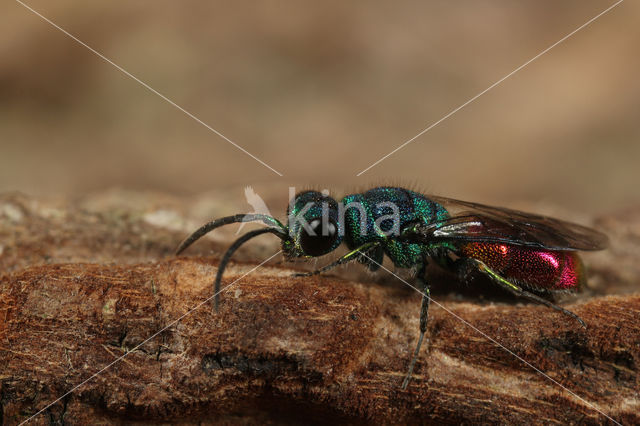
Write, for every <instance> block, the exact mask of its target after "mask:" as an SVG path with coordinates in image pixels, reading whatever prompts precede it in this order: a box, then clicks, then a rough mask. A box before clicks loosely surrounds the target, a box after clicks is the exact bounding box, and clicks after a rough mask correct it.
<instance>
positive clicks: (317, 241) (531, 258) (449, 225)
mask: <svg viewBox="0 0 640 426" xmlns="http://www.w3.org/2000/svg"><path fill="white" fill-rule="evenodd" d="M287 219H288V221H287V226H285V225H283V224H282V223H281V222H280V221H278V220H277V219H275V218H273V217H270V216H266V215H261V214H238V215H234V216H228V217H224V218H221V219H217V220H214V221H212V222H209V223H207V224H205V225H204V226H202V227H201V228H200V229H198V230H197V231H195V232H194V233H193V234H192V235H191V236H189V237H188V238H187V239H186V240H185V241H184V242H182V244H180V246H179V247H178V249H177V251H176V254H180V253H181V252H182V251H183V250H185V249H186V248H187V247H189V246H190V245H191V244H193V243H194V242H195V241H196V240H198V239H199V238H200V237H202V236H203V235H205V234H206V233H208V232H210V231H212V230H213V229H215V228H218V227H220V226H223V225H228V224H231V223H239V222H254V221H260V222H263V223H265V224H266V225H268V227H267V228H263V229H258V230H255V231H250V232H247V233H246V234H244V235H243V236H241V237H240V238H238V239H237V240H236V241H235V242H234V243H233V244H232V245H231V247H229V249H228V250H227V252H226V253H225V254H224V256H223V257H222V260H221V261H220V266H219V268H218V272H217V275H216V280H215V298H214V306H215V308H216V310H217V308H218V304H219V296H218V294H219V291H220V283H221V280H222V274H223V273H224V270H225V268H226V266H227V264H228V263H229V261H230V259H231V257H232V256H233V254H234V253H235V251H236V250H237V249H238V248H239V247H240V246H241V245H242V244H244V243H245V242H247V241H248V240H250V239H251V238H253V237H256V236H258V235H261V234H265V233H271V234H275V235H276V236H278V237H279V238H280V239H281V240H282V250H283V252H284V254H285V256H286V257H287V258H289V259H293V258H311V257H318V256H322V255H325V254H327V253H330V252H332V251H333V250H335V249H336V248H337V247H338V246H340V244H342V243H343V242H344V243H345V244H346V246H347V247H348V248H349V252H348V253H347V254H345V255H344V256H342V257H340V258H339V259H337V260H336V261H334V262H332V263H330V264H329V265H327V266H324V267H322V268H320V269H318V270H315V271H313V272H309V273H304V274H296V275H298V276H310V275H315V274H320V273H322V272H325V271H328V270H330V269H332V268H334V267H336V266H338V265H342V264H345V263H348V262H352V261H358V262H359V263H362V264H364V265H365V266H366V267H367V268H369V269H370V270H371V271H375V270H377V269H379V268H380V266H381V264H382V261H383V258H384V256H385V255H386V256H387V257H389V258H390V259H391V261H392V262H393V263H394V265H395V266H396V267H399V268H416V269H417V271H418V274H417V275H416V280H417V281H418V283H419V284H420V287H419V288H420V289H421V293H422V305H421V309H420V334H419V337H418V343H417V345H416V348H415V351H414V354H413V357H412V359H411V361H410V364H409V368H408V372H407V375H406V377H405V379H404V381H403V382H402V388H403V389H405V388H406V387H407V385H408V384H409V381H410V379H411V376H412V373H413V368H414V366H415V363H416V360H417V358H418V355H419V353H420V347H421V345H422V341H423V339H424V335H425V332H426V330H427V320H428V311H429V302H430V300H431V299H430V285H429V282H428V280H427V278H428V277H427V265H428V262H429V261H431V262H434V263H436V264H438V265H440V266H441V267H443V268H445V269H447V270H449V271H452V272H454V273H456V274H457V275H458V276H459V277H460V278H461V279H463V280H466V279H467V277H468V276H469V274H470V273H472V272H474V271H479V272H481V273H483V274H485V275H486V276H487V277H489V278H490V279H491V281H492V282H494V283H495V284H497V285H498V286H500V287H502V288H503V289H505V290H507V291H509V292H510V293H512V294H514V295H516V296H518V297H523V298H526V299H528V300H532V301H534V302H537V303H540V304H543V305H545V306H548V307H550V308H552V309H555V310H557V311H559V312H562V313H563V314H565V315H567V316H569V317H571V318H573V319H575V320H577V321H578V322H579V323H580V324H581V325H582V326H583V327H584V326H585V324H584V322H583V321H582V319H580V318H579V317H578V316H577V315H575V314H574V313H573V312H570V311H568V310H566V309H564V308H562V307H560V306H557V305H555V304H553V303H551V302H549V301H548V300H546V299H543V298H541V297H540V296H538V295H536V294H534V293H532V292H531V291H538V292H552V293H553V292H560V291H578V290H579V289H580V288H581V287H582V285H583V284H584V281H585V274H584V270H583V267H582V263H581V261H580V258H579V257H578V254H577V251H579V250H601V249H603V248H605V247H606V246H607V243H608V241H607V237H606V236H605V235H604V234H602V233H600V232H598V231H596V230H593V229H590V228H587V227H584V226H581V225H577V224H574V223H570V222H565V221H562V220H558V219H553V218H550V217H546V216H540V215H535V214H530V213H524V212H520V211H516V210H510V209H505V208H499V207H491V206H486V205H482V204H476V203H469V202H464V201H459V200H453V199H449V198H443V197H435V196H425V195H422V194H419V193H417V192H413V191H410V190H407V189H404V188H396V187H378V188H373V189H371V190H369V191H367V192H364V193H360V194H351V195H347V196H346V197H344V198H342V199H341V200H340V201H339V202H338V201H336V200H334V199H333V198H331V197H329V196H326V195H323V194H322V193H320V192H317V191H304V192H300V193H298V194H297V195H296V196H295V198H294V199H293V200H291V203H290V205H289V208H288V209H287ZM529 290H531V291H529Z"/></svg>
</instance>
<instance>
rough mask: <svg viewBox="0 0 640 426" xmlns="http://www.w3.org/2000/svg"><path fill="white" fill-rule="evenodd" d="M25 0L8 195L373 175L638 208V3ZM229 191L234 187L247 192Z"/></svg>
mask: <svg viewBox="0 0 640 426" xmlns="http://www.w3.org/2000/svg"><path fill="white" fill-rule="evenodd" d="M27 4H29V5H30V6H31V7H33V8H34V9H35V10H37V11H39V12H40V13H42V14H43V15H44V16H46V17H48V18H49V19H51V20H52V21H53V22H55V23H56V24H58V25H60V26H61V27H62V28H64V29H66V30H68V31H69V32H71V33H72V34H74V35H75V36H77V37H78V38H79V39H80V40H82V41H83V42H85V43H87V44H88V45H89V46H91V47H93V48H95V49H96V50H98V51H99V52H101V53H103V54H104V55H105V56H107V57H108V58H110V59H111V60H113V61H114V62H115V63H117V64H118V65H120V66H122V67H123V68H124V69H126V70H127V71H129V72H131V73H132V74H134V75H135V76H136V77H138V78H140V79H141V80H142V81H144V82H146V83H147V84H149V85H150V86H151V87H153V88H154V89H156V90H158V91H159V92H160V93H162V94H164V95H166V96H167V97H168V98H170V99H172V100H173V101H175V102H176V103H177V104H178V105H180V106H182V107H184V108H185V109H186V110H188V111H190V112H191V113H193V114H194V115H195V116H197V117H198V118H200V119H202V120H203V121H204V122H206V123H207V124H209V125H211V126H212V127H214V128H215V129H217V130H219V131H220V132H221V133H223V134H224V135H226V136H227V137H229V138H230V139H232V140H233V141H235V142H236V143H238V144H239V145H241V146H242V147H244V148H245V149H247V150H248V151H249V152H251V153H252V154H254V155H256V156H257V157H259V158H260V159H262V160H263V161H265V162H266V163H267V164H269V165H270V166H272V167H273V168H275V169H276V170H278V171H280V172H281V173H283V174H284V177H278V176H277V175H276V174H274V173H273V172H272V171H270V170H269V169H267V168H265V167H264V166H262V165H261V164H259V163H257V162H256V161H255V160H253V159H251V158H250V157H248V156H247V155H246V154H244V153H242V152H241V151H239V150H238V149H236V148H234V147H233V146H231V145H230V144H229V143H228V142H226V141H224V140H222V139H221V138H219V137H218V136H216V135H215V134H213V133H211V132H210V131H209V130H207V129H206V128H204V127H203V126H202V125H200V124H198V123H197V122H195V121H194V120H192V119H191V118H189V117H187V116H186V115H185V114H183V113H182V112H180V111H179V110H177V109H176V108H174V107H173V106H171V105H169V104H168V103H167V102H165V101H163V100H162V99H161V98H159V97H158V96H157V95H155V94H153V93H151V92H149V91H148V90H147V89H145V88H143V87H142V86H141V85H140V84H138V83H137V82H135V81H133V80H132V79H130V78H128V77H126V76H125V75H123V74H122V73H121V72H119V71H118V70H117V69H116V68H114V67H113V66H112V65H109V64H107V63H106V62H104V61H103V60H102V59H100V58H99V57H97V56H96V55H95V54H93V53H91V52H90V51H89V50H88V49H86V48H84V47H82V46H80V45H78V44H77V43H76V42H74V41H73V40H71V39H70V38H69V37H67V36H66V35H64V34H63V33H61V32H60V31H58V30H56V29H55V28H53V27H52V26H51V25H50V24H48V23H46V22H44V21H43V20H42V19H41V18H39V17H38V16H36V15H34V14H33V13H32V12H30V11H29V10H27V9H26V8H24V7H23V6H21V5H20V4H19V3H16V2H6V3H5V4H4V5H3V7H2V9H3V12H2V14H1V17H0V25H1V27H2V28H3V33H4V37H2V38H1V39H0V93H1V98H0V109H1V112H0V144H1V145H0V154H1V155H0V190H2V191H5V190H20V191H23V192H26V193H28V194H33V195H37V196H42V195H46V196H72V197H73V196H78V195H82V194H85V193H87V192H93V191H98V190H102V189H104V188H112V187H123V188H130V189H136V190H157V191H163V192H170V193H177V194H184V193H187V194H193V193H199V192H203V191H209V190H212V189H215V190H217V189H225V190H229V191H233V193H234V194H237V198H238V202H239V203H243V202H244V197H243V194H242V192H241V191H240V190H239V189H240V188H241V187H243V186H245V185H253V186H254V187H256V189H257V190H258V192H259V190H260V189H263V188H267V187H268V188H270V190H278V191H281V192H282V197H283V198H284V197H286V196H287V192H286V191H287V187H288V186H289V185H292V184H294V185H305V184H306V185H316V186H318V187H320V188H335V189H338V190H339V191H338V192H340V190H341V189H344V190H353V189H362V188H365V187H368V186H372V185H378V184H381V183H401V184H405V185H413V186H415V187H416V188H418V189H420V190H423V191H425V192H433V193H438V194H441V195H445V196H451V197H456V198H464V199H469V200H474V201H482V202H488V203H495V204H503V205H511V206H517V203H518V202H520V201H521V200H528V201H533V202H543V203H549V204H553V205H557V206H560V207H562V208H566V209H570V210H574V211H578V210H583V211H588V212H593V213H597V212H601V211H607V210H612V209H615V208H620V207H625V206H630V205H633V204H637V203H638V202H640V191H638V189H637V188H636V185H637V182H640V169H639V168H638V160H639V159H640V143H639V142H640V125H639V124H638V113H639V112H640V78H639V76H640V55H638V46H640V26H639V25H638V20H637V17H638V16H640V3H639V2H637V1H626V2H624V3H622V4H621V5H620V6H618V7H617V8H615V9H613V10H612V11H611V12H610V13H608V14H606V15H604V16H602V17H601V18H600V19H598V20H597V21H595V22H594V23H593V24H592V25H590V26H588V27H587V28H585V29H584V30H582V31H580V32H579V33H577V34H576V35H575V36H573V37H572V38H570V39H569V40H567V41H566V42H565V43H563V44H561V45H559V46H557V47H556V48H555V49H553V50H552V51H550V52H549V53H547V54H545V55H544V56H542V57H541V58H540V59H538V60H537V61H535V62H533V63H532V64H530V65H529V66H527V67H526V68H524V69H523V70H521V71H520V72H518V73H517V74H515V75H514V76H513V77H511V78H509V79H508V80H506V81H505V82H504V83H503V84H501V85H500V86H498V87H496V88H495V89H493V90H492V91H490V92H488V93H487V94H486V95H484V96H482V97H481V98H479V99H478V100H476V101H475V102H474V103H473V104H471V105H469V106H468V107H467V108H465V109H463V110H461V111H460V112H458V113H457V114H455V115H454V116H452V117H451V118H449V119H448V120H446V121H445V122H443V123H442V124H441V125H439V126H437V127H436V128H434V129H433V130H431V131H430V132H428V133H427V134H425V135H424V136H422V137H420V138H419V139H418V140H416V141H415V142H414V143H412V144H410V145H409V146H407V147H406V148H404V149H402V150H401V151H399V152H398V153H396V154H394V155H393V156H391V157H390V158H388V159H387V160H385V161H384V162H382V163H381V164H380V165H378V166H376V167H374V168H373V169H371V170H369V171H368V172H367V173H365V174H364V175H362V176H361V177H356V176H355V175H356V173H358V172H360V171H361V170H363V169H364V168H366V167H368V166H369V165H370V164H372V163H373V162H374V161H376V160H378V159H379V158H380V157H382V156H383V155H385V154H387V153H388V152H390V151H391V150H392V149H394V148H396V147H397V146H398V145H400V144H401V143H402V142H404V141H405V140H407V139H409V138H411V137H412V136H414V135H415V134H417V133H418V132H419V131H420V130H422V129H423V128H425V127H427V126H428V125H430V124H431V123H433V122H435V121H436V120H438V119H440V118H441V117H442V116H444V115H445V114H447V113H448V112H449V111H451V110H452V109H454V108H456V107H457V106H459V105H461V104H462V103H464V102H465V101H467V100H468V99H469V98H471V97H472V96H474V95H476V94H477V93H479V92H481V91H482V90H484V89H486V88H487V87H488V86H489V85H491V84H492V83H494V82H495V81H497V80H498V79H500V78H501V77H503V76H505V75H506V74H508V73H509V72H511V71H512V70H514V69H515V68H516V67H518V66H520V65H521V64H523V63H524V62H525V61H527V60H529V59H530V58H532V57H533V56H535V55H536V54H537V53H539V52H540V51H542V50H543V49H545V48H546V47H548V46H549V45H551V44H553V43H555V42H556V41H558V40H559V39H560V38H562V37H563V36H565V35H566V34H568V33H569V32H571V31H572V30H574V29H575V28H577V27H578V26H580V25H582V24H583V23H585V22H586V21H587V20H589V19H591V18H592V17H593V16H595V15H597V14H598V13H600V12H601V11H602V10H604V9H605V8H607V7H608V6H610V5H611V4H613V2H612V1H602V0H597V1H596V0H589V1H585V0H572V1H563V2H557V1H539V0H535V1H533V0H527V1H519V2H513V1H508V0H500V1H491V2H475V1H457V2H449V1H432V2H419V1H407V2H401V3H389V2H361V3H353V2H342V1H324V2H308V1H275V2H261V3H254V2H242V1H239V2H174V1H139V2H125V1H111V2H102V3H94V2H92V3H86V2H71V1H64V0H63V1H58V2H55V4H52V3H51V2H45V1H44V0H30V1H28V2H27ZM236 189H238V190H237V191H236Z"/></svg>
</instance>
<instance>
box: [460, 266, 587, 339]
mask: <svg viewBox="0 0 640 426" xmlns="http://www.w3.org/2000/svg"><path fill="white" fill-rule="evenodd" d="M454 270H455V271H456V272H457V273H458V275H459V276H461V277H462V278H463V279H466V278H467V277H468V276H469V274H470V273H471V272H472V271H473V270H476V271H480V272H482V273H483V274H485V275H486V276H488V277H489V278H491V281H493V282H494V283H496V284H498V285H499V286H500V287H502V288H503V289H505V290H507V291H508V292H510V293H511V294H513V295H515V296H518V297H522V298H525V299H528V300H531V301H532V302H536V303H540V304H541V305H545V306H547V307H549V308H551V309H555V310H556V311H559V312H562V313H563V314H565V315H568V316H570V317H571V318H573V319H575V320H576V321H578V322H579V323H580V325H582V326H583V327H584V328H586V327H587V326H586V325H585V323H584V321H583V320H582V319H581V318H580V317H579V316H578V315H576V314H574V313H573V312H571V311H568V310H566V309H564V308H562V307H560V306H558V305H555V304H553V303H551V302H549V301H548V300H546V299H543V298H542V297H540V296H537V295H535V294H533V293H530V292H528V291H526V290H524V289H522V287H520V286H518V285H517V284H514V283H512V282H511V281H509V280H507V279H505V278H504V277H502V276H500V274H498V273H497V272H496V271H494V270H493V269H491V268H489V267H488V266H487V265H486V264H485V263H484V262H482V261H480V260H477V259H469V258H467V259H459V260H457V261H456V262H454Z"/></svg>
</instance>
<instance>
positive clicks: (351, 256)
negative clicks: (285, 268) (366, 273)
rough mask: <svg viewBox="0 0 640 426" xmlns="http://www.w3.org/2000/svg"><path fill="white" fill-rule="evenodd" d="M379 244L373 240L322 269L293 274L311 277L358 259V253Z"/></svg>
mask: <svg viewBox="0 0 640 426" xmlns="http://www.w3.org/2000/svg"><path fill="white" fill-rule="evenodd" d="M377 244H378V243H377V242H371V243H366V244H363V245H361V246H360V247H358V248H356V249H354V250H351V251H350V252H349V253H347V254H345V255H344V256H342V257H341V258H339V259H337V260H336V261H334V262H331V263H330V264H328V265H326V266H323V267H322V268H320V269H316V270H315V271H311V272H298V273H295V274H293V276H294V277H310V276H312V275H318V274H321V273H323V272H326V271H328V270H329V269H333V268H335V267H336V266H339V265H344V264H345V263H348V262H352V261H354V260H357V259H358V255H359V254H360V253H361V252H364V251H367V250H369V249H371V248H373V247H375V246H376V245H377Z"/></svg>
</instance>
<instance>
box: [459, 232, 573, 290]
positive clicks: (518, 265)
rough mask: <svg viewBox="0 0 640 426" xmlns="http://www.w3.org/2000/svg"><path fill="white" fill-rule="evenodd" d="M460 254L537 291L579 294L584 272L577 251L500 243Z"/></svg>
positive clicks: (467, 247) (472, 247)
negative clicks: (568, 291) (575, 292)
mask: <svg viewBox="0 0 640 426" xmlns="http://www.w3.org/2000/svg"><path fill="white" fill-rule="evenodd" d="M461 254H462V255H463V256H466V257H471V258H474V259H478V260H480V261H482V262H484V263H485V264H486V265H487V266H488V267H489V268H491V269H493V270H494V271H495V272H497V273H498V274H500V275H501V276H502V277H504V278H506V279H507V280H513V281H514V282H515V283H516V284H519V285H521V286H525V287H532V288H535V289H544V290H551V291H559V290H571V291H575V290H578V289H579V288H580V287H581V285H582V282H583V280H584V270H583V268H582V262H581V261H580V258H579V257H578V254H577V253H576V252H574V251H550V250H540V249H533V248H528V247H520V246H514V245H508V244H497V243H469V244H466V245H464V246H462V248H461Z"/></svg>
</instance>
